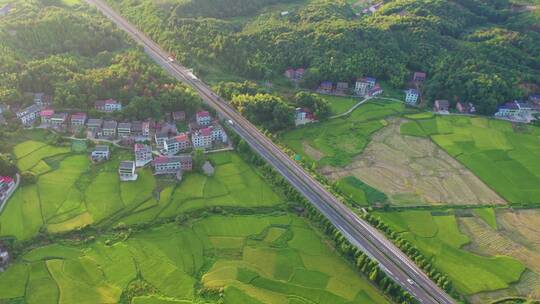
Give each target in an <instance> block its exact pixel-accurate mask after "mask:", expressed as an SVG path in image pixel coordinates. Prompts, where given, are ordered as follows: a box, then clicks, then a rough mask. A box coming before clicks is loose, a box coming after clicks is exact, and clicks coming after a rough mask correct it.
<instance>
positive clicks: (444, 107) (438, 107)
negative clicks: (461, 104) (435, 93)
mask: <svg viewBox="0 0 540 304" xmlns="http://www.w3.org/2000/svg"><path fill="white" fill-rule="evenodd" d="M449 110H450V103H449V102H448V100H444V99H442V100H441V99H437V100H435V102H434V103H433V111H434V112H437V113H439V114H448V113H449Z"/></svg>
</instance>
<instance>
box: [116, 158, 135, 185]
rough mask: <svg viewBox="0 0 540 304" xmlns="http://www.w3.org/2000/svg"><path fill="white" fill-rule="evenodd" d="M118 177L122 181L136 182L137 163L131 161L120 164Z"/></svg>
mask: <svg viewBox="0 0 540 304" xmlns="http://www.w3.org/2000/svg"><path fill="white" fill-rule="evenodd" d="M118 175H119V176H120V181H123V182H127V181H134V180H137V177H138V175H137V174H136V173H135V162H134V161H130V160H124V161H121V162H120V166H118Z"/></svg>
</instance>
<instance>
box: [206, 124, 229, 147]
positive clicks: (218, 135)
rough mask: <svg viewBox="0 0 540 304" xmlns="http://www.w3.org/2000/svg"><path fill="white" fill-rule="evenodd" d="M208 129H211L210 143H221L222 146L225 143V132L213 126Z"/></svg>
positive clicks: (215, 125)
mask: <svg viewBox="0 0 540 304" xmlns="http://www.w3.org/2000/svg"><path fill="white" fill-rule="evenodd" d="M210 128H212V141H214V142H221V143H224V144H225V143H227V141H228V137H227V133H225V130H223V127H222V126H220V125H218V124H214V125H212V126H211V127H210Z"/></svg>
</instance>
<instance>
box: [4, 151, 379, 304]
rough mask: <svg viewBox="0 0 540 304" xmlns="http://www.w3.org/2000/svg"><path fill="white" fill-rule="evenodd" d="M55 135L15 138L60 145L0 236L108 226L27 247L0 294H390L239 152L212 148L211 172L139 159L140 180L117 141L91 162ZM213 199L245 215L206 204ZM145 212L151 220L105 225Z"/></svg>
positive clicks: (188, 298) (130, 297) (303, 297)
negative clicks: (123, 172)
mask: <svg viewBox="0 0 540 304" xmlns="http://www.w3.org/2000/svg"><path fill="white" fill-rule="evenodd" d="M75 146H79V145H75ZM50 147H51V146H48V145H46V144H44V143H40V142H38V141H32V142H23V143H20V144H19V145H17V146H16V147H15V151H17V153H18V155H19V156H20V158H19V159H24V158H25V157H28V156H30V155H33V154H35V153H36V152H38V151H42V150H43V151H45V150H48V151H56V153H54V154H53V153H47V154H41V156H40V157H37V156H36V157H35V161H36V165H34V167H35V166H37V164H40V165H39V166H42V167H45V166H46V167H47V168H48V170H47V171H45V170H41V171H43V173H42V174H41V175H39V177H38V182H37V184H35V185H29V186H25V187H22V188H21V189H19V190H17V192H16V193H15V195H14V196H13V198H12V199H11V200H10V201H9V202H8V205H7V208H6V209H5V210H4V212H3V213H2V214H0V236H2V237H15V238H16V239H17V240H28V239H31V238H33V237H35V236H36V235H37V234H38V233H39V231H41V230H42V229H46V231H47V232H48V233H59V232H67V231H73V230H77V229H79V228H81V227H84V226H87V225H93V226H99V227H101V228H104V230H103V231H106V232H104V233H102V234H100V235H95V236H94V235H91V237H90V238H89V236H90V235H89V234H82V235H81V236H80V237H81V238H86V240H87V241H86V242H78V241H73V240H72V239H60V240H59V241H58V242H56V243H52V244H48V245H41V246H40V247H37V248H32V249H31V250H29V251H26V252H25V253H24V254H23V255H22V256H19V257H18V259H17V261H16V262H15V263H14V264H12V265H10V267H9V268H8V270H7V271H6V272H4V273H0V302H1V303H4V302H9V303H11V302H17V303H19V302H20V303H118V302H121V303H143V304H144V303H195V302H196V303H215V302H219V301H224V302H223V303H283V304H286V303H332V304H334V303H388V301H387V299H386V298H384V297H383V296H382V295H381V293H380V292H379V291H378V290H377V289H376V287H374V286H372V285H371V283H369V281H368V280H367V279H366V278H364V277H362V276H360V275H359V274H358V273H356V272H355V271H354V270H353V268H352V267H351V266H350V265H349V264H348V263H347V262H346V261H345V260H344V259H343V258H342V257H340V256H339V255H338V254H336V252H335V251H334V249H333V248H332V247H330V244H331V243H330V242H329V241H328V240H327V239H325V237H323V236H322V235H320V234H319V233H317V232H316V231H315V230H314V229H313V228H312V227H311V226H310V225H309V223H308V222H307V221H306V220H305V219H302V218H299V217H297V216H295V215H291V214H288V213H287V212H285V211H283V210H286V208H283V207H284V206H282V205H283V204H284V203H283V199H282V197H281V196H280V195H279V194H278V193H276V192H274V190H273V189H272V188H270V187H269V186H268V184H266V183H265V182H264V181H263V179H262V178H261V177H260V176H259V175H258V173H257V172H256V171H255V170H254V169H253V168H251V167H250V166H249V165H248V164H247V163H245V162H244V161H243V160H242V159H241V158H240V157H239V155H238V154H235V153H231V152H226V153H217V154H211V155H210V160H211V161H212V163H213V164H214V165H215V168H216V173H215V175H214V176H212V177H207V176H204V175H201V174H199V173H195V172H193V173H188V174H186V175H185V176H184V179H183V180H182V181H181V182H180V183H178V184H177V183H174V182H173V181H170V180H168V179H166V178H163V179H161V178H160V179H156V178H155V177H154V176H153V175H152V173H151V171H150V170H149V169H141V170H140V171H139V179H138V180H137V181H136V182H131V183H120V182H119V180H118V177H117V173H116V170H117V166H118V163H119V161H120V160H122V159H130V158H131V157H132V156H131V155H130V154H131V153H128V152H124V151H121V150H113V158H112V159H111V160H110V161H107V162H105V163H103V164H100V165H93V164H91V163H90V162H89V161H88V158H87V155H86V153H84V154H83V153H79V152H78V151H81V150H82V148H81V147H77V149H74V150H73V151H72V150H70V148H67V147H66V148H65V149H51V148H50ZM53 148H59V147H53ZM60 148H64V147H60ZM34 167H32V168H34ZM216 207H219V208H223V209H224V210H228V211H233V212H234V211H235V210H240V211H239V213H242V214H249V215H211V216H209V215H208V211H210V210H213V212H214V213H215V211H216V210H217V209H215V208H216ZM223 213H229V212H226V211H224V212H223ZM179 214H186V215H188V216H187V217H186V220H185V221H184V222H182V225H177V224H170V222H171V219H174V218H175V217H176V216H177V215H179ZM201 214H202V215H201ZM156 220H158V221H162V220H164V221H165V222H167V221H168V222H169V224H157V223H156V222H155V221H156ZM119 223H123V225H118V224H119ZM141 223H147V224H151V223H154V224H152V225H151V226H150V227H151V228H145V229H144V230H141V231H138V230H136V231H132V230H131V229H128V228H117V229H111V227H125V224H127V225H131V224H141ZM107 231H108V232H107ZM8 286H9V287H8ZM207 295H210V296H207ZM220 299H222V300H220Z"/></svg>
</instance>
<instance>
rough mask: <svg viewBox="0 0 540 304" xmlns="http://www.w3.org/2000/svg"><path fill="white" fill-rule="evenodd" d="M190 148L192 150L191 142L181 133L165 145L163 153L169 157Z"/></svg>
mask: <svg viewBox="0 0 540 304" xmlns="http://www.w3.org/2000/svg"><path fill="white" fill-rule="evenodd" d="M189 148H191V142H190V141H189V136H188V134H186V133H180V134H178V135H177V136H175V137H172V138H169V139H167V140H165V142H164V144H163V152H164V154H168V155H174V154H176V153H178V152H180V151H185V150H187V149H189Z"/></svg>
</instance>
